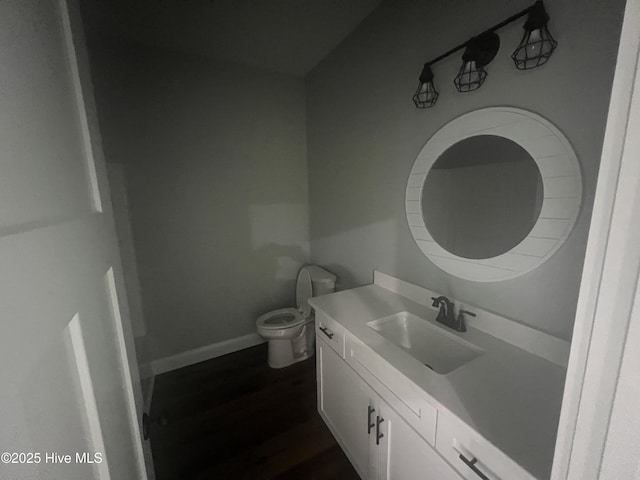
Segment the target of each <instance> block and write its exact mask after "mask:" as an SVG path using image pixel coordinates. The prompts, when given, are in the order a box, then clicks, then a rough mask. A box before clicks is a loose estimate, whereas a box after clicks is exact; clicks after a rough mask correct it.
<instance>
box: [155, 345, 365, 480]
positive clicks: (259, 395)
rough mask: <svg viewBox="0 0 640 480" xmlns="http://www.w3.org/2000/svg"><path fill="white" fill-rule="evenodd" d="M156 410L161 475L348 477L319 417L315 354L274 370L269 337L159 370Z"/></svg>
mask: <svg viewBox="0 0 640 480" xmlns="http://www.w3.org/2000/svg"><path fill="white" fill-rule="evenodd" d="M151 414H152V416H156V415H158V414H164V415H165V417H166V419H167V422H168V423H167V425H166V426H165V427H163V428H160V427H157V426H155V425H154V426H153V427H152V430H151V432H152V435H151V446H152V450H153V459H154V465H155V471H156V477H157V479H158V480H188V479H198V480H205V479H225V480H226V479H234V480H236V479H252V480H261V479H265V480H266V479H278V480H297V479H312V480H325V479H326V480H329V479H331V480H336V479H340V480H343V479H344V480H350V479H354V480H356V479H358V478H359V477H358V475H357V473H356V472H355V470H354V469H353V467H352V466H351V464H350V463H349V460H347V458H346V457H345V455H344V453H343V452H342V450H341V449H340V447H339V446H338V445H337V444H336V441H335V439H334V438H333V436H332V435H331V433H330V432H329V430H328V429H327V427H326V426H325V424H324V422H323V421H322V419H321V418H320V416H319V415H318V412H317V407H316V374H315V357H312V358H310V359H309V360H305V361H303V362H300V363H297V364H295V365H292V366H290V367H287V368H284V369H280V370H274V369H271V368H269V366H268V365H267V346H266V344H263V345H259V346H257V347H253V348H249V349H246V350H243V351H240V352H236V353H232V354H230V355H225V356H223V357H219V358H215V359H213V360H209V361H207V362H203V363H199V364H197V365H192V366H189V367H185V368H182V369H180V370H175V371H172V372H168V373H165V374H162V375H159V376H158V377H157V378H156V381H155V388H154V392H153V401H152V405H151Z"/></svg>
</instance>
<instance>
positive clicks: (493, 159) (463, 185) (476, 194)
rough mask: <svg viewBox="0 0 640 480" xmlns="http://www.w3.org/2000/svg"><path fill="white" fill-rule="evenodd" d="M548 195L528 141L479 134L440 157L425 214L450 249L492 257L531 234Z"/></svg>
mask: <svg viewBox="0 0 640 480" xmlns="http://www.w3.org/2000/svg"><path fill="white" fill-rule="evenodd" d="M543 197H544V195H543V186H542V177H541V175H540V170H539V169H538V166H537V164H536V162H535V160H534V159H533V158H532V157H531V155H529V153H528V152H527V151H526V150H525V149H524V148H523V147H521V146H520V145H518V144H517V143H515V142H513V141H512V140H509V139H508V138H504V137H500V136H496V135H477V136H473V137H469V138H466V139H464V140H461V141H460V142H458V143H456V144H455V145H453V146H452V147H450V148H449V149H447V150H446V151H445V152H444V153H443V154H442V155H441V156H440V157H439V158H438V160H436V162H435V163H434V165H433V167H432V168H431V170H430V171H429V173H428V175H427V177H426V180H425V184H424V188H423V190H422V215H423V218H424V223H425V225H426V227H427V230H429V233H430V234H431V236H432V237H433V239H434V240H435V241H436V242H438V244H439V245H440V246H441V247H442V248H444V249H445V250H447V251H448V252H450V253H453V254H455V255H458V256H460V257H464V258H471V259H484V258H492V257H496V256H498V255H502V254H503V253H505V252H508V251H509V250H511V249H512V248H513V247H515V246H516V245H518V244H519V243H520V242H521V241H522V240H523V239H524V238H526V237H527V235H528V234H529V232H530V231H531V229H532V228H533V226H534V225H535V223H536V221H537V220H538V216H539V215H540V209H541V208H542V200H543Z"/></svg>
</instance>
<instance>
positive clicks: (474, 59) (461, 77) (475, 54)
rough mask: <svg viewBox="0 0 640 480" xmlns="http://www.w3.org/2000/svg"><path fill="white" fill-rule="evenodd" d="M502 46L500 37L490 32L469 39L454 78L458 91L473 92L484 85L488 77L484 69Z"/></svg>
mask: <svg viewBox="0 0 640 480" xmlns="http://www.w3.org/2000/svg"><path fill="white" fill-rule="evenodd" d="M499 48H500V37H499V36H498V35H497V34H496V33H494V32H489V33H486V34H483V35H480V36H478V37H474V38H472V39H471V40H470V41H469V44H468V45H467V48H466V49H465V51H464V54H463V55H462V65H461V66H460V70H459V71H458V75H456V78H455V79H454V80H453V83H454V85H455V86H456V89H457V90H458V92H461V93H464V92H472V91H473V90H477V89H478V88H480V87H481V86H482V84H483V83H484V80H485V79H486V78H487V72H486V70H485V69H484V66H485V65H488V64H489V63H490V62H491V60H493V59H494V57H495V56H496V54H497V53H498V49H499Z"/></svg>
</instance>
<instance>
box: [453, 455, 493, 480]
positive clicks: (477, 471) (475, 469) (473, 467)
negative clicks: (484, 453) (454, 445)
mask: <svg viewBox="0 0 640 480" xmlns="http://www.w3.org/2000/svg"><path fill="white" fill-rule="evenodd" d="M460 460H462V461H463V462H464V464H465V465H466V466H467V467H469V468H470V469H471V470H473V473H475V474H476V475H478V477H480V478H481V479H482V480H490V479H489V477H487V476H486V475H485V474H484V473H482V471H480V469H479V468H478V467H476V463H478V459H477V458H476V457H473V458H472V459H471V460H469V459H468V458H467V457H465V456H464V455H462V454H460Z"/></svg>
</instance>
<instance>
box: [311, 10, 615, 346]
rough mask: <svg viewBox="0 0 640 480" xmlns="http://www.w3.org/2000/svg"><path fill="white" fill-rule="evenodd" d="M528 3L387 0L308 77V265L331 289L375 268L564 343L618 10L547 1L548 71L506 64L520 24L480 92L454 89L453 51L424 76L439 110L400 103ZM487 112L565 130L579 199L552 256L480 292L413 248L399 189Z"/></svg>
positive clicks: (360, 279) (504, 34)
mask: <svg viewBox="0 0 640 480" xmlns="http://www.w3.org/2000/svg"><path fill="white" fill-rule="evenodd" d="M529 3H530V2H528V1H521V0H519V1H507V0H499V1H494V2H491V8H487V2H483V1H480V0H434V1H429V2H425V1H417V0H413V1H410V0H394V1H386V2H384V3H383V4H382V5H381V6H380V7H379V8H378V9H377V10H375V11H374V12H373V14H372V15H370V16H369V17H368V18H367V19H366V20H365V21H364V22H363V23H362V24H361V25H360V27H359V28H358V29H357V30H356V31H355V32H354V33H353V34H352V35H351V36H349V37H348V38H347V39H346V40H345V41H344V42H343V43H342V44H341V45H340V46H339V47H338V48H337V49H336V50H334V51H333V52H332V53H331V55H329V56H328V57H327V58H326V59H325V60H324V61H323V62H321V63H320V65H319V66H318V67H317V68H315V69H314V70H313V71H312V72H311V73H310V74H309V75H308V76H307V78H306V89H307V143H308V158H309V193H310V222H311V239H312V241H311V253H312V256H311V260H312V262H314V263H318V264H321V265H324V266H326V267H327V268H329V269H330V270H332V271H334V272H335V273H336V274H337V275H338V276H339V279H340V283H339V288H342V289H344V288H350V287H353V286H355V285H359V284H364V283H367V282H370V281H371V280H372V270H373V269H374V268H377V269H380V270H382V271H384V272H386V273H389V274H392V275H395V276H398V277H400V278H402V279H403V280H407V281H409V282H413V283H416V284H418V285H422V286H425V287H428V288H430V289H433V290H435V291H439V292H442V293H444V294H447V295H450V296H452V297H456V298H459V299H462V300H464V301H467V302H470V303H473V304H476V305H478V306H481V307H483V308H485V309H487V310H491V311H494V312H497V313H499V314H502V315H505V316H507V317H510V318H513V319H516V320H517V321H520V322H523V323H526V324H530V325H533V326H534V327H536V328H538V329H541V330H543V331H546V332H549V333H551V334H554V335H557V336H560V337H562V338H565V339H569V338H570V336H571V331H572V327H573V319H574V315H575V306H576V301H577V294H578V288H579V282H580V274H581V270H582V261H583V256H584V251H585V247H586V240H587V231H588V224H589V219H590V216H591V206H592V203H593V195H594V191H595V183H596V176H597V172H598V165H599V157H600V151H601V147H602V139H603V134H604V126H605V121H606V113H607V106H608V100H609V92H610V87H611V81H612V78H613V69H614V64H615V57H616V51H617V42H618V37H619V33H620V24H621V19H622V9H623V6H624V2H623V1H622V0H614V1H607V2H601V1H596V0H589V1H579V0H571V1H563V2H558V1H556V2H548V3H547V6H548V10H549V12H550V15H551V17H552V19H551V22H550V29H551V31H552V33H553V34H554V35H555V37H556V39H557V40H558V42H559V47H558V50H557V51H556V52H555V54H554V56H553V57H552V58H551V60H550V61H549V63H547V65H545V66H544V67H542V68H539V69H537V70H532V71H527V72H521V71H518V70H516V68H515V67H514V66H513V63H512V62H511V59H510V58H509V55H510V54H511V52H512V51H513V49H514V48H515V46H516V45H517V44H518V41H519V40H520V36H521V32H522V22H518V23H516V24H513V25H511V26H509V27H507V28H505V29H504V30H501V32H500V35H501V39H502V47H501V49H500V51H499V53H498V55H497V57H496V58H495V60H494V61H493V63H491V64H490V65H489V66H488V67H487V71H488V72H489V76H488V78H487V81H486V83H485V84H484V85H483V87H482V88H481V89H480V90H478V91H475V92H472V93H467V94H458V93H457V92H456V91H455V87H454V86H453V78H454V76H455V75H456V73H457V70H458V68H459V66H460V56H459V55H454V56H453V57H450V58H449V59H447V60H445V61H444V62H442V63H440V64H438V65H437V66H435V67H434V73H435V75H436V86H437V88H438V89H439V91H440V99H439V101H438V104H437V105H436V106H435V107H434V108H432V109H429V110H425V111H420V110H418V109H416V108H414V107H413V104H412V101H411V96H412V94H413V91H414V89H415V87H416V79H417V76H418V74H419V73H420V69H421V66H422V63H423V62H424V61H426V60H428V59H429V58H431V57H435V56H436V55H438V54H440V53H442V52H443V51H445V50H447V49H449V48H450V47H452V46H454V45H457V44H458V43H460V42H461V41H463V40H465V39H467V38H468V37H470V36H471V35H473V34H476V33H478V32H479V31H481V30H482V29H484V28H486V27H488V26H490V25H492V24H494V23H497V22H498V21H500V20H502V19H504V18H505V17H507V16H508V15H511V14H512V13H514V12H515V11H517V10H518V9H520V8H523V7H525V6H527V5H529ZM496 105H508V106H515V107H520V108H524V109H527V110H531V111H533V112H535V113H538V114H540V115H542V116H543V117H546V118H547V119H549V120H550V121H551V122H552V123H554V124H555V125H556V126H558V127H559V128H560V130H561V131H563V132H564V134H565V135H566V136H567V137H568V138H569V141H570V142H571V143H572V144H573V146H574V149H575V150H576V153H577V155H578V158H579V160H580V164H581V167H582V174H583V182H584V199H583V208H582V210H581V212H580V216H579V218H578V222H577V225H576V227H575V229H574V232H573V233H572V235H571V236H570V237H569V239H568V240H567V242H566V243H565V244H564V245H563V247H561V248H560V250H559V251H558V252H557V253H556V254H555V255H554V256H553V258H552V259H550V260H549V261H548V262H546V263H545V264H544V265H543V266H541V267H540V268H538V269H536V270H535V271H533V272H531V273H529V274H526V275H523V276H521V277H519V278H517V279H514V280H509V281H503V282H497V283H487V284H482V283H474V282H470V281H465V280H460V279H458V278H455V277H452V276H450V275H448V274H446V273H444V272H442V271H441V270H439V269H438V268H437V267H435V266H434V265H433V264H431V263H430V262H429V261H428V260H427V259H426V258H425V257H424V256H423V255H422V254H421V253H420V251H419V250H418V247H417V246H416V244H415V243H414V241H413V239H412V238H411V235H410V232H409V229H408V227H407V225H406V221H405V218H404V189H405V184H406V180H407V177H408V174H409V171H410V169H411V166H412V164H413V161H414V160H415V158H416V156H417V154H418V152H419V151H420V149H421V148H422V147H423V145H424V144H425V142H426V141H427V140H428V139H429V137H430V136H431V135H432V134H433V133H435V131H436V130H437V129H439V128H440V127H441V126H443V125H444V124H445V123H447V122H448V121H450V120H452V119H453V118H455V117H457V116H459V115H461V114H463V113H466V112H469V111H472V110H475V109H478V108H482V107H488V106H496Z"/></svg>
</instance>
